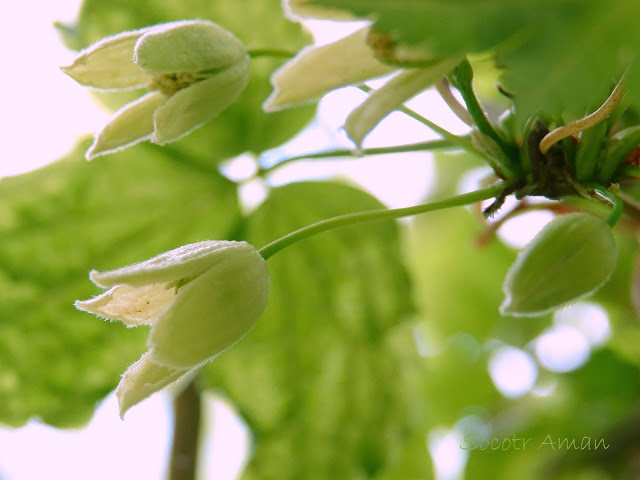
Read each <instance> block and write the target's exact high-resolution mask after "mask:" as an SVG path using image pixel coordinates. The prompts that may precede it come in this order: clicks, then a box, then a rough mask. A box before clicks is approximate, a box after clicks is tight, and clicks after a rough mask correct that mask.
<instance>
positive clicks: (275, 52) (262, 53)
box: [247, 48, 296, 58]
mask: <svg viewBox="0 0 640 480" xmlns="http://www.w3.org/2000/svg"><path fill="white" fill-rule="evenodd" d="M247 55H249V57H251V58H258V57H275V58H292V57H294V56H295V55H296V52H292V51H289V50H279V49H273V48H250V49H248V50H247Z"/></svg>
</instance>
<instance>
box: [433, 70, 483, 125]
mask: <svg viewBox="0 0 640 480" xmlns="http://www.w3.org/2000/svg"><path fill="white" fill-rule="evenodd" d="M436 90H437V91H438V93H439V94H440V96H441V97H442V99H443V100H444V102H445V103H446V104H447V106H448V107H449V108H450V109H451V111H452V112H453V113H454V114H455V115H456V117H458V118H459V119H460V120H461V121H463V122H464V123H466V124H467V125H469V126H470V127H473V126H474V125H475V124H474V123H473V119H472V118H471V115H469V111H468V110H467V109H466V108H465V107H464V105H462V104H461V103H460V102H459V101H458V99H457V98H456V97H454V96H453V93H452V92H451V89H450V88H449V82H448V81H447V79H446V78H443V79H441V80H440V81H439V82H438V83H436Z"/></svg>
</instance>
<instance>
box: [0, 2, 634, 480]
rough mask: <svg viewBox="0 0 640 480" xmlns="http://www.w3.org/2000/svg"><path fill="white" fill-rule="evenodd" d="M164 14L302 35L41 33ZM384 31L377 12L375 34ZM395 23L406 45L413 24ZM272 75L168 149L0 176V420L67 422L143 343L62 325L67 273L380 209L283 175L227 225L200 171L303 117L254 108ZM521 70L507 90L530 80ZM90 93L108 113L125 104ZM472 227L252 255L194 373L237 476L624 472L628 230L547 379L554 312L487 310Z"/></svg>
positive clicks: (232, 11) (264, 25) (232, 193)
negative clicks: (225, 333) (448, 445)
mask: <svg viewBox="0 0 640 480" xmlns="http://www.w3.org/2000/svg"><path fill="white" fill-rule="evenodd" d="M318 3H326V4H330V3H331V2H328V1H327V2H318ZM349 3H353V4H354V5H355V3H357V2H355V3H354V2H349ZM369 3H370V4H372V5H375V4H376V2H373V1H372V2H369ZM405 3H406V4H407V5H410V4H411V2H405ZM479 3H480V2H479ZM530 3H532V4H533V3H535V2H530ZM618 3H620V2H618ZM618 3H616V5H617V4H618ZM620 5H621V3H620ZM620 5H618V6H619V7H620ZM413 6H414V7H415V5H413ZM620 8H622V7H620ZM381 12H382V14H384V13H386V10H384V9H382V10H381ZM472 12H473V10H469V11H468V12H467V14H468V15H471V13H472ZM365 13H368V12H365ZM401 13H404V12H401ZM183 18H206V19H211V20H214V21H216V22H217V23H219V24H221V25H222V26H224V27H225V28H227V29H229V30H230V31H232V32H233V33H235V34H236V35H237V36H238V37H240V38H241V39H242V40H243V41H245V42H246V44H247V45H248V46H249V47H256V48H263V47H270V48H283V49H287V50H292V51H296V50H298V49H299V48H301V47H302V46H303V45H305V44H307V43H309V42H310V38H309V36H308V35H307V34H306V33H305V32H304V31H303V29H302V28H301V27H300V26H299V25H298V24H295V23H292V22H290V21H288V20H286V19H285V18H284V17H283V15H282V10H281V6H280V2H279V1H277V0H250V1H247V2H231V1H219V2H211V1H203V0H182V1H179V2H176V1H173V0H159V1H153V2H151V1H137V2H130V1H125V0H115V1H101V0H85V2H84V5H83V7H82V10H81V13H80V16H79V19H78V22H77V24H74V25H64V26H60V30H61V32H62V33H63V36H64V39H65V41H66V43H67V45H69V46H70V47H71V48H73V49H81V48H84V47H86V46H87V45H89V44H90V43H92V42H94V41H95V40H97V39H99V38H102V37H104V36H106V35H110V34H114V33H117V32H120V31H123V30H129V29H135V28H140V27H144V26H147V25H151V24H155V23H160V22H166V21H172V20H178V19H183ZM403 18H404V17H402V15H400V16H398V17H389V18H387V17H386V16H384V15H383V16H381V17H380V25H381V27H384V26H387V25H391V26H393V25H396V23H397V22H404V20H403ZM479 18H480V17H476V19H479ZM510 18H511V17H510ZM584 18H586V17H584V16H581V17H580V19H584ZM589 18H591V17H589ZM385 19H387V20H388V22H390V23H388V24H387V23H385ZM465 19H466V17H465ZM467 20H468V19H467ZM512 20H513V18H511V20H510V21H512ZM412 21H413V18H412ZM465 21H466V20H465ZM469 21H470V22H471V20H469ZM581 21H582V20H581ZM585 21H586V20H585ZM402 24H403V25H404V24H405V23H402ZM509 25H510V24H509ZM509 25H507V26H506V27H505V28H507V27H508V26H509ZM414 26H415V27H416V28H413V27H412V29H408V30H407V32H405V33H406V35H413V34H415V33H416V32H421V31H423V30H424V28H426V27H425V25H422V23H420V22H418V23H417V24H415V25H414ZM429 26H430V27H434V28H435V27H437V26H438V23H437V22H436V23H435V24H434V23H433V22H431V23H429ZM418 27H419V28H418ZM423 27H424V28H423ZM440 27H444V25H440ZM440 27H439V28H440ZM447 28H449V26H447ZM607 31H608V30H607ZM471 33H473V35H476V34H477V33H478V32H477V31H473V32H470V34H471ZM494 33H495V32H494ZM498 33H500V32H498ZM503 33H504V32H503ZM448 34H449V32H448V31H447V32H444V33H443V35H448ZM410 38H411V39H412V41H414V40H420V39H419V38H416V39H413V37H410ZM447 38H449V37H447ZM471 39H472V40H474V41H476V43H477V42H480V43H477V45H476V43H473V44H472V45H473V46H475V47H477V48H480V47H484V46H491V45H492V43H491V41H492V38H485V37H477V36H476V37H471ZM482 42H485V43H486V45H485V43H482ZM487 42H489V43H487ZM545 45H546V44H545ZM445 47H446V48H447V49H449V50H450V49H455V48H458V46H457V45H450V46H448V45H443V46H442V48H445ZM466 47H467V48H470V47H469V46H468V45H467V46H466ZM545 48H546V47H545ZM447 51H448V50H447ZM597 58H600V57H597ZM279 63H281V61H276V60H271V59H264V58H260V59H257V60H255V61H253V62H252V79H251V83H250V86H249V88H247V90H246V91H245V92H244V93H243V95H242V97H241V98H240V99H239V101H238V102H236V104H234V105H233V106H232V107H231V108H230V109H229V110H227V111H226V112H224V113H223V114H222V115H221V116H220V117H219V118H218V119H216V120H215V121H212V122H210V123H209V124H208V125H206V126H205V127H203V128H201V129H199V130H198V131H197V132H195V133H193V134H192V135H189V136H187V137H186V138H184V139H182V140H180V141H179V142H177V143H175V144H172V145H171V146H169V147H166V148H161V147H157V146H153V145H148V144H141V145H137V146H135V147H133V148H130V149H127V150H125V151H123V152H120V153H117V154H114V155H109V156H106V157H103V158H100V159H98V160H96V161H93V162H91V163H87V162H85V160H84V158H83V155H84V152H85V151H86V148H87V147H88V142H87V141H82V142H80V143H79V144H78V147H77V149H76V150H75V151H74V152H72V153H70V154H69V155H68V156H67V157H66V158H64V159H61V160H60V161H58V162H56V163H54V164H52V165H50V166H47V167H45V168H43V169H40V170H38V171H35V172H32V173H28V174H25V175H21V176H18V177H13V178H3V179H2V180H0V198H2V202H1V203H0V292H2V293H1V295H0V422H2V423H4V424H7V425H10V426H16V427H17V426H20V425H23V424H24V423H25V422H27V421H28V420H29V419H30V418H34V417H35V418H39V419H40V420H42V421H43V422H45V423H47V424H50V425H53V426H55V427H61V428H64V427H71V426H77V425H81V424H83V423H84V422H86V421H88V419H89V418H90V417H91V415H92V413H93V410H94V408H95V405H96V403H97V402H98V401H100V400H101V399H102V398H103V397H104V396H105V395H107V394H108V393H109V392H110V391H111V390H112V389H113V388H114V387H115V385H116V384H117V381H118V379H119V376H120V374H121V373H122V372H123V371H124V370H125V368H126V367H127V366H128V365H129V364H130V363H132V362H133V361H135V360H136V359H137V358H138V357H139V356H140V354H141V353H142V352H143V351H145V346H144V338H145V336H146V333H147V332H146V331H145V330H144V329H126V328H124V327H122V326H121V325H119V324H110V323H107V322H101V321H98V320H96V319H95V318H91V317H89V316H87V315H86V314H84V313H80V312H77V311H75V309H74V308H73V302H74V300H76V299H82V298H87V297H89V296H91V295H93V294H96V293H97V289H96V288H95V287H93V286H92V285H91V283H90V282H89V281H88V278H87V274H88V272H89V270H91V269H93V268H96V269H108V268H112V267H117V266H121V265H125V264H128V263H132V262H134V261H137V260H141V259H144V258H147V257H150V256H152V255H155V254H157V253H160V252H162V251H165V250H169V249H172V248H175V247H177V246H179V245H182V244H185V243H191V242H195V241H199V240H203V239H238V240H240V239H244V240H247V241H249V242H251V243H252V244H254V245H255V246H256V247H260V246H263V245H264V244H266V243H268V242H270V241H271V240H273V239H275V238H277V237H279V236H281V235H283V234H285V233H288V232H290V231H292V230H295V229H297V228H299V227H302V226H304V225H307V224H309V223H312V222H314V221H317V220H321V219H324V218H327V217H331V216H335V215H338V214H341V213H346V212H352V211H359V210H366V209H372V208H379V207H381V206H382V205H381V204H380V202H379V201H378V200H376V199H375V198H374V197H373V196H371V195H370V194H368V193H366V192H364V191H362V190H360V189H358V188H356V187H354V186H350V185H347V184H345V183H341V182H336V181H326V182H297V183H292V184H289V185H285V186H282V187H278V188H269V189H268V195H267V197H266V199H265V201H264V202H263V203H262V204H261V205H260V206H259V207H258V208H257V209H256V210H254V211H252V212H250V213H243V210H242V209H241V207H240V205H239V202H238V185H237V184H235V183H234V182H232V181H230V180H228V179H227V178H225V177H223V176H222V175H221V174H220V173H219V170H218V165H219V164H220V162H221V161H223V160H227V159H229V158H231V157H234V156H236V155H239V154H242V153H246V152H250V153H252V154H254V155H258V154H260V153H262V152H264V151H266V150H267V149H270V148H273V147H276V146H278V145H280V144H281V143H283V142H284V141H286V140H287V139H289V138H291V137H292V136H293V135H295V134H296V133H297V132H299V131H300V130H301V129H302V128H304V127H305V126H306V125H307V123H308V122H309V121H310V120H311V118H312V116H313V111H314V107H313V106H309V107H304V108H299V109H293V110H287V111H284V112H279V113H276V114H269V115H267V114H264V113H262V112H261V110H260V108H259V106H260V105H261V103H262V101H264V99H265V98H266V96H267V95H268V93H269V92H270V84H269V76H270V74H271V72H272V71H273V70H274V68H276V67H277V66H278V65H279ZM532 65H534V66H533V67H531V68H533V69H534V71H532V72H530V73H528V76H529V77H530V78H543V75H542V72H539V71H538V70H535V69H538V68H541V67H539V66H538V65H537V64H535V63H533V64H532ZM554 65H555V64H554ZM525 86H526V85H525ZM132 94H135V92H134V93H128V94H127V95H132ZM100 99H101V101H103V102H104V104H106V105H110V106H111V107H112V108H116V107H117V106H118V105H119V104H121V103H123V102H124V101H125V100H123V98H118V97H115V96H113V95H112V94H109V95H106V96H104V95H102V94H101V95H100ZM127 101H128V99H127ZM596 103H597V102H596ZM525 105H526V103H525ZM481 165H482V164H481V162H480V161H479V160H477V159H474V158H471V157H470V156H467V155H459V154H456V155H441V156H439V157H438V158H437V160H436V172H435V174H434V175H435V178H436V186H435V188H434V189H433V190H432V191H431V192H430V197H431V198H439V197H444V196H447V195H451V194H453V193H455V192H456V190H457V188H458V184H459V179H460V178H461V177H463V176H464V175H465V174H466V173H468V172H470V171H472V170H474V169H476V168H477V167H479V166H481ZM390 168H393V167H392V166H391V165H390ZM486 228H487V227H486V225H485V224H484V222H483V221H481V219H480V216H479V215H478V213H477V211H475V210H474V209H473V208H468V209H462V208H461V209H455V210H447V211H442V212H434V213H430V214H428V215H425V216H422V217H419V218H416V219H415V220H413V222H412V223H411V225H410V226H408V224H405V223H402V224H399V223H397V222H393V221H379V222H374V223H369V224H362V225H358V226H355V227H348V228H342V229H338V230H334V231H330V232H326V233H323V234H321V235H319V236H317V237H315V238H313V239H309V240H306V241H305V242H302V243H300V244H298V245H296V246H293V247H291V248H290V249H288V250H287V251H286V252H283V253H280V254H279V255H277V256H276V257H275V258H274V259H272V260H270V261H269V271H270V275H271V285H272V291H271V298H270V302H269V307H268V309H267V312H266V314H265V315H264V317H263V318H262V319H261V320H260V322H259V323H258V325H257V326H256V327H255V328H254V330H253V331H252V332H251V333H250V334H249V335H248V336H247V337H246V338H245V339H244V340H243V341H242V342H240V343H239V344H238V345H236V346H235V347H234V348H233V349H231V350H230V351H228V352H226V353H225V354H223V355H221V356H220V357H219V358H217V359H216V360H215V361H214V362H212V363H210V364H209V365H207V367H206V368H205V370H204V371H203V377H202V379H201V380H202V382H201V384H202V386H203V387H204V388H207V389H210V390H213V391H216V392H218V393H220V394H222V395H223V396H225V397H227V398H228V399H229V400H230V401H231V402H232V404H233V405H234V406H235V408H237V410H238V412H239V414H240V415H241V417H242V419H243V420H244V421H245V422H246V423H247V425H248V426H249V428H250V430H251V434H252V439H253V445H252V451H251V458H250V461H249V464H248V466H247V468H246V471H245V472H244V474H243V478H248V479H256V480H258V479H271V478H314V479H323V478H327V479H329V478H331V479H336V478H344V479H367V478H375V479H409V478H412V479H431V478H437V479H441V480H444V479H454V478H466V479H470V480H473V479H505V480H506V479H512V478H520V479H529V478H530V479H539V478H558V479H565V480H570V479H582V480H586V479H594V480H596V479H598V480H599V479H613V478H630V479H631V478H638V476H640V463H639V462H638V458H639V457H638V452H640V433H638V432H640V428H638V427H639V426H640V412H639V411H638V407H637V405H638V400H639V396H640V384H639V371H638V369H639V364H640V355H639V354H638V344H639V342H640V329H639V328H638V319H637V314H636V310H635V308H634V306H633V304H632V302H631V296H630V290H631V285H632V284H633V282H634V281H637V280H636V278H635V276H634V270H635V269H636V267H635V264H636V253H637V240H636V238H635V236H634V230H635V227H634V226H633V225H629V226H627V227H626V228H620V229H619V234H618V237H617V243H618V247H619V252H620V253H619V260H618V267H617V270H616V272H615V274H614V276H613V278H612V279H611V281H610V282H609V283H608V284H607V286H605V287H604V288H603V289H602V290H600V291H599V292H598V294H597V295H596V296H595V297H594V298H593V299H592V300H593V302H597V304H598V305H601V306H602V307H603V308H604V309H605V310H604V311H606V314H607V321H608V322H609V323H610V325H611V336H610V338H609V339H608V342H606V341H600V342H596V341H593V342H591V343H590V344H589V345H588V346H587V351H588V359H587V358H585V359H584V361H583V362H581V363H580V362H578V364H576V366H575V367H574V368H570V369H566V370H567V371H559V370H561V369H555V370H554V369H553V368H549V365H548V364H547V365H545V363H544V361H542V360H541V359H540V354H539V351H538V350H536V348H537V345H538V343H536V342H539V341H540V339H541V338H542V337H541V336H540V335H541V334H544V333H545V332H548V331H549V330H548V329H550V328H551V327H553V326H556V327H557V326H558V325H560V324H561V321H560V320H559V319H558V318H557V316H556V317H555V318H554V316H553V315H547V316H546V317H543V318H540V319H514V318H503V317H500V315H499V314H498V306H499V304H500V302H501V301H502V279H503V277H504V274H505V272H506V271H507V269H508V267H509V265H510V264H511V262H513V260H514V258H515V255H516V250H515V249H514V248H512V247H510V246H508V245H506V244H505V243H503V242H502V240H501V239H500V237H499V236H495V235H493V236H489V237H487V238H488V240H487V239H486V238H485V241H484V242H482V245H480V242H478V240H479V238H480V237H481V236H482V235H485V234H486V230H485V229H486ZM635 275H636V276H637V273H636V274H635ZM579 320H580V319H578V320H576V322H577V323H576V324H579V323H580V322H579ZM507 347H509V348H511V349H512V350H509V351H517V352H519V353H518V354H519V355H520V356H519V357H517V358H526V359H528V362H529V363H527V364H526V365H527V366H528V368H529V370H527V369H524V370H523V369H520V370H519V369H518V368H517V367H518V366H517V365H516V364H511V365H509V364H508V363H509V362H507V364H508V365H507V367H512V369H511V370H510V372H511V375H512V376H515V378H516V380H517V379H518V376H521V377H522V379H524V380H523V381H524V382H525V384H526V382H527V379H526V378H525V377H526V376H527V375H529V377H531V376H532V378H531V379H530V380H531V381H530V385H529V386H528V387H527V386H526V385H525V387H526V388H525V387H523V388H522V389H521V391H519V392H518V393H516V394H513V393H508V392H506V391H505V389H504V388H501V386H500V384H499V382H497V380H496V374H495V372H493V371H492V369H491V365H495V364H496V362H497V360H496V358H497V357H496V355H497V354H498V353H499V352H501V351H502V352H504V351H506V350H504V349H505V348H507ZM567 347H569V345H567ZM513 358H515V357H513ZM503 363H504V362H503ZM525 363H526V362H525ZM502 367H504V365H502ZM531 372H534V373H531ZM139 408H144V406H141V407H139ZM438 432H440V433H438ZM442 432H446V434H448V435H453V438H455V439H456V442H457V443H456V444H455V445H454V448H453V449H452V450H451V451H448V453H447V452H445V453H442V450H438V449H437V448H436V447H437V446H438V441H439V440H438V438H440V440H441V439H442V438H444V437H442V435H441V436H440V437H438V435H439V434H442ZM470 435H475V436H476V438H478V439H479V438H483V437H498V438H500V439H502V438H511V437H513V436H515V437H517V438H531V439H532V440H531V443H530V444H529V445H530V446H529V447H528V448H527V449H525V450H516V449H515V448H506V449H502V448H501V449H498V450H491V449H490V448H489V449H486V450H479V449H478V450H467V449H464V448H461V447H462V446H465V445H469V443H468V442H465V440H464V437H465V436H470ZM547 436H550V437H551V438H553V439H558V438H569V439H572V438H576V439H578V443H580V441H582V439H583V438H584V437H588V438H590V439H593V440H596V439H604V441H605V442H606V444H607V445H610V447H609V448H608V449H606V450H598V451H594V450H567V449H555V450H554V449H553V448H551V447H549V446H542V447H540V445H541V444H542V443H543V442H544V441H545V439H546V438H547ZM440 443H442V442H440ZM539 447H540V448H539ZM438 452H439V453H438ZM447 462H448V463H447ZM456 462H457V463H456ZM465 462H466V468H463V467H464V465H465ZM447 465H449V467H448V468H449V474H447ZM452 465H453V466H452ZM456 465H457V467H456V468H457V470H456V469H455V468H454V467H455V466H456ZM463 470H464V473H461V472H462V471H463ZM451 472H453V473H451ZM447 475H449V476H447Z"/></svg>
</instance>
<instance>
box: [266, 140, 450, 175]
mask: <svg viewBox="0 0 640 480" xmlns="http://www.w3.org/2000/svg"><path fill="white" fill-rule="evenodd" d="M455 146H456V145H452V144H451V142H449V141H448V140H431V141H428V142H419V143H411V144H409V145H397V146H393V147H380V148H366V149H363V150H360V151H358V153H357V154H356V153H354V151H353V150H351V149H347V148H343V149H339V150H328V151H325V152H316V153H306V154H304V155H296V156H293V157H288V158H285V159H284V160H282V161H280V162H279V163H276V164H275V165H272V166H271V167H266V168H260V170H259V171H258V175H264V174H267V173H271V172H272V171H273V170H276V169H278V168H280V167H282V166H284V165H286V164H288V163H291V162H296V161H298V160H310V159H314V158H340V157H362V156H365V155H384V154H389V153H406V152H421V151H431V150H438V149H441V148H450V147H455Z"/></svg>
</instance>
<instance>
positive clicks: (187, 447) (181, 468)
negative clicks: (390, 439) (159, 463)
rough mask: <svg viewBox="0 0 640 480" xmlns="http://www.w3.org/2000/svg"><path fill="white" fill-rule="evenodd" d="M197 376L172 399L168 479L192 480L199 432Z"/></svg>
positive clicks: (196, 462)
mask: <svg viewBox="0 0 640 480" xmlns="http://www.w3.org/2000/svg"><path fill="white" fill-rule="evenodd" d="M196 382H197V377H196V378H194V379H193V380H191V381H190V382H189V383H188V384H187V386H186V387H185V389H184V390H183V391H182V392H180V393H179V394H178V396H177V397H176V398H175V400H174V424H173V445H172V446H171V460H170V464H169V479H170V480H194V479H195V478H196V471H197V466H198V436H199V433H200V413H201V412H200V408H201V405H200V401H201V400H200V391H199V390H198V387H197V385H196Z"/></svg>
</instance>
